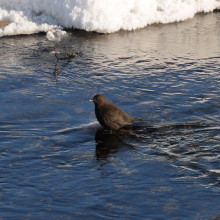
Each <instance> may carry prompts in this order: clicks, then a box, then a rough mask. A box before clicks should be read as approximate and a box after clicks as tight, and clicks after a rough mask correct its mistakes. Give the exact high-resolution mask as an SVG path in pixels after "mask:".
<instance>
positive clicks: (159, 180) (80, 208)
mask: <svg viewBox="0 0 220 220" xmlns="http://www.w3.org/2000/svg"><path fill="white" fill-rule="evenodd" d="M219 34H220V13H209V14H203V13H201V14H197V15H196V16H195V17H194V18H193V19H190V20H186V21H184V22H179V23H171V24H167V25H162V24H155V25H150V26H148V27H146V28H144V29H138V30H135V31H119V32H116V33H113V34H97V33H92V32H85V31H80V30H75V31H67V34H66V36H65V37H64V38H62V40H61V41H54V42H52V41H48V40H47V38H46V37H45V34H35V35H19V36H11V37H2V38H0V45H1V50H0V62H1V65H0V113H1V114H0V163H1V166H0V205H1V210H0V219H96V220H97V219H220V207H219V201H220V163H219V159H220V144H219V141H220V134H219V132H220V123H219V120H220V103H219V101H220V90H219V85H220V75H219V71H220V38H219ZM54 48H56V51H60V52H66V53H76V54H77V56H76V57H73V58H68V57H67V56H66V55H57V57H56V56H55V55H54V54H53V53H52V52H53V51H54ZM97 93H101V94H103V95H104V96H105V97H106V99H107V100H108V101H109V102H110V103H114V104H115V105H117V106H118V107H120V108H121V109H123V110H124V111H126V112H127V113H128V114H129V115H131V116H133V117H139V118H142V119H143V120H144V121H143V122H137V123H135V124H134V125H133V126H129V127H126V128H124V129H123V130H122V131H121V132H120V134H115V133H113V134H108V133H106V132H103V129H102V127H101V126H100V125H99V124H98V122H97V120H96V118H95V113H94V104H93V103H91V102H88V99H91V98H92V97H93V96H94V95H95V94H97Z"/></svg>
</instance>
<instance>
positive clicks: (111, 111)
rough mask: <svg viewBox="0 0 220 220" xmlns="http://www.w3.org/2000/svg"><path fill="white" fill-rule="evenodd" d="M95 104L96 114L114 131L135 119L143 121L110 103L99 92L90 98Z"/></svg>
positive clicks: (102, 123)
mask: <svg viewBox="0 0 220 220" xmlns="http://www.w3.org/2000/svg"><path fill="white" fill-rule="evenodd" d="M89 101H90V102H94V104H95V114H96V118H97V120H98V121H99V123H100V124H101V125H102V126H104V127H106V128H108V129H110V130H113V131H116V130H118V129H119V128H121V127H123V126H125V125H130V124H131V123H132V122H134V121H143V120H142V119H140V118H132V117H130V116H129V115H127V114H126V113H125V112H124V111H122V110H121V109H120V108H118V107H117V106H115V105H112V104H110V103H108V102H107V101H106V99H105V97H104V96H102V95H100V94H97V95H95V96H94V97H93V99H91V100H89Z"/></svg>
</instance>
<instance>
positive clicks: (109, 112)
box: [103, 108, 129, 125]
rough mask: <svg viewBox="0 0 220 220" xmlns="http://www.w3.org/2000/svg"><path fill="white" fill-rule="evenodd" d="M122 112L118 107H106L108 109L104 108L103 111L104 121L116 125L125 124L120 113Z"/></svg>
mask: <svg viewBox="0 0 220 220" xmlns="http://www.w3.org/2000/svg"><path fill="white" fill-rule="evenodd" d="M122 112H123V111H122V110H121V109H118V108H108V109H105V110H104V112H103V113H104V115H105V118H106V121H110V122H114V123H116V124H118V125H125V124H127V121H126V120H125V118H124V117H123V115H122V114H120V113H122ZM123 113H124V112H123ZM124 114H126V113H124ZM124 116H125V115H124ZM126 116H127V115H126ZM128 117H129V116H128Z"/></svg>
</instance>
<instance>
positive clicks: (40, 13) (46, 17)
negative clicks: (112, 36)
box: [0, 0, 220, 40]
mask: <svg viewBox="0 0 220 220" xmlns="http://www.w3.org/2000/svg"><path fill="white" fill-rule="evenodd" d="M217 8H220V0H175V1H174V0H105V1H103V0H1V2H0V21H7V22H10V23H11V24H10V25H8V26H6V27H5V28H1V29H0V37H2V36H7V35H18V34H32V33H37V32H48V33H47V38H48V39H49V40H59V39H60V38H61V37H62V36H63V35H64V34H65V32H60V31H59V29H63V28H78V29H84V30H87V31H96V32H100V33H113V32H116V31H118V30H120V29H123V30H134V29H137V28H143V27H145V26H147V25H149V24H153V23H163V24H165V23H170V22H179V21H183V20H186V19H189V18H192V17H193V16H194V15H195V14H196V13H198V12H211V11H213V10H214V9H217ZM54 30H56V31H57V30H58V31H57V32H58V33H57V32H55V31H54Z"/></svg>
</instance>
